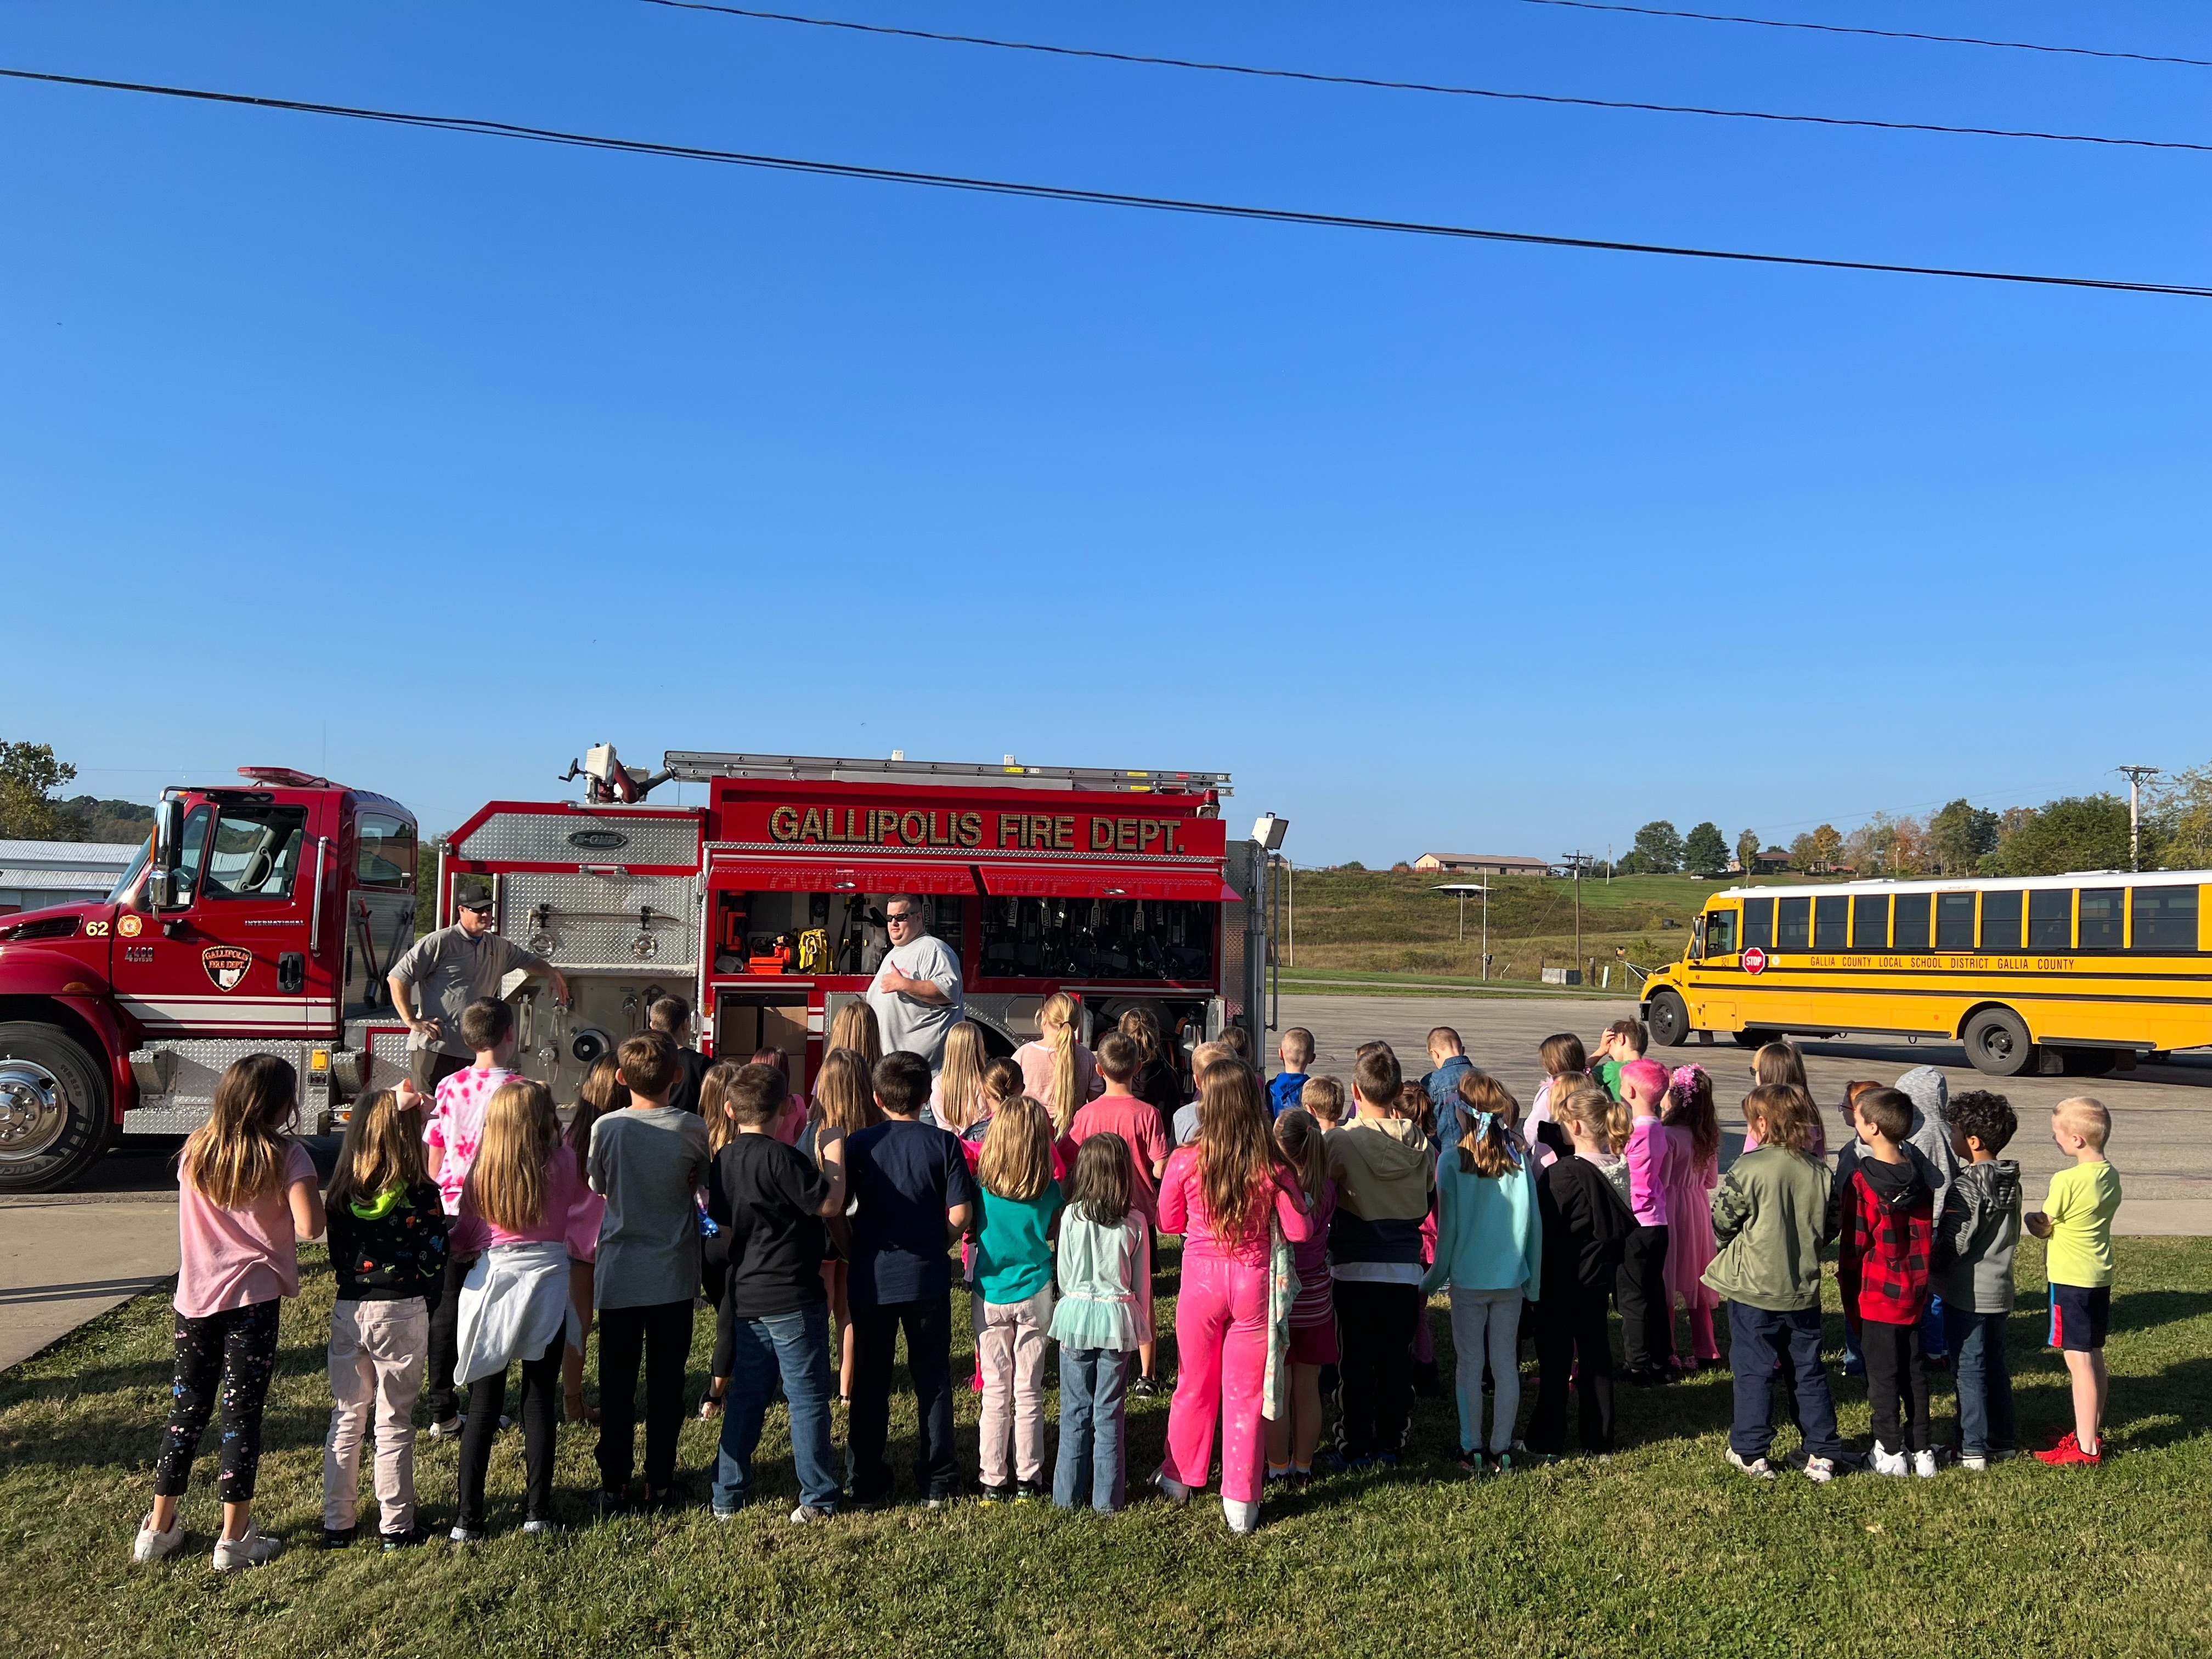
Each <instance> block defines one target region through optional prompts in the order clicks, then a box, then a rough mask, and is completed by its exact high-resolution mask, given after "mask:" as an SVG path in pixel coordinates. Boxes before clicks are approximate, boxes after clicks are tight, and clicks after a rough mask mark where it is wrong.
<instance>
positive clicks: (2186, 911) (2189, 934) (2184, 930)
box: [2128, 887, 2197, 953]
mask: <svg viewBox="0 0 2212 1659" xmlns="http://www.w3.org/2000/svg"><path fill="white" fill-rule="evenodd" d="M2134 908H2135V923H2136V925H2135V932H2134V934H2133V939H2132V942H2131V943H2130V945H2129V947H2128V948H2129V949H2130V950H2133V951H2163V952H2166V953H2172V952H2176V951H2191V952H2192V953H2193V952H2194V951H2196V949H2197V890H2196V889H2195V888H2194V887H2138V888H2136V890H2135V906H2134Z"/></svg>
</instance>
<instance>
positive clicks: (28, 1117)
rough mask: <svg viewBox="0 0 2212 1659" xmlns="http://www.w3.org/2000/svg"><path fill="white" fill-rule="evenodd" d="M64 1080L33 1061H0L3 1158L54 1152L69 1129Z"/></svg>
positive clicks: (0, 1113)
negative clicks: (63, 1134) (55, 1145)
mask: <svg viewBox="0 0 2212 1659" xmlns="http://www.w3.org/2000/svg"><path fill="white" fill-rule="evenodd" d="M69 1118H70V1108H69V1094H68V1091H66V1090H64V1088H63V1087H62V1083H61V1079H59V1078H58V1077H56V1076H55V1075H54V1074H53V1073H52V1072H50V1071H48V1070H47V1069H46V1067H45V1066H41V1065H40V1064H39V1063H38V1062H37V1061H36V1060H0V1159H15V1158H36V1157H38V1156H39V1155H40V1153H41V1152H48V1151H51V1150H52V1147H53V1144H54V1143H55V1142H56V1141H58V1140H59V1139H61V1138H62V1131H63V1130H64V1129H66V1128H67V1127H69Z"/></svg>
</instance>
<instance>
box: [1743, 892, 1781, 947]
mask: <svg viewBox="0 0 2212 1659" xmlns="http://www.w3.org/2000/svg"><path fill="white" fill-rule="evenodd" d="M1743 948H1744V949H1745V950H1747V951H1750V950H1759V951H1771V950H1772V949H1773V948H1774V901H1773V900H1772V899H1771V898H1763V899H1762V898H1754V899H1746V900H1745V901H1744V902H1743Z"/></svg>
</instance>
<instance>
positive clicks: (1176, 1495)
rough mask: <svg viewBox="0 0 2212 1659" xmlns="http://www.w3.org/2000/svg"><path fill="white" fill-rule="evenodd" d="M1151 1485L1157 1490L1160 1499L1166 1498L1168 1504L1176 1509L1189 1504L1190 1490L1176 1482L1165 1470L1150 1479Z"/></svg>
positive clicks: (1178, 1481) (1180, 1482)
mask: <svg viewBox="0 0 2212 1659" xmlns="http://www.w3.org/2000/svg"><path fill="white" fill-rule="evenodd" d="M1152 1485H1153V1486H1157V1487H1158V1488H1159V1493H1160V1496H1161V1497H1163V1498H1166V1499H1167V1500H1168V1502H1169V1503H1170V1504H1174V1505H1175V1506H1176V1508H1177V1509H1181V1508H1182V1506H1183V1505H1184V1504H1188V1503H1189V1502H1190V1488H1189V1487H1188V1486H1184V1485H1183V1483H1182V1481H1180V1480H1176V1478H1175V1476H1173V1475H1171V1474H1169V1473H1168V1472H1167V1471H1166V1470H1165V1469H1162V1470H1161V1471H1160V1472H1159V1473H1158V1474H1156V1475H1154V1476H1153V1477H1152Z"/></svg>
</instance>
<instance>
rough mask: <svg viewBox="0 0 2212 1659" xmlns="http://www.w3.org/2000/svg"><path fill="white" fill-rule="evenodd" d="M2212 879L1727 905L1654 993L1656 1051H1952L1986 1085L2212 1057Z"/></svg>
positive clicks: (1852, 889)
mask: <svg viewBox="0 0 2212 1659" xmlns="http://www.w3.org/2000/svg"><path fill="white" fill-rule="evenodd" d="M2208 885H2212V871H2208V870H2177V871H2161V872H2158V873H2155V874H2149V873H2144V874H2130V873H2129V872H2125V871H2113V870H2103V871H2096V872H2086V873H2082V874H2077V875H2068V876H2033V877H2027V878H2013V879H1985V880H1972V881H1967V880H1954V881H1845V882H1832V883H1823V884H1808V885H1805V886H1788V887H1783V886H1776V887H1734V888H1730V889H1729V890H1727V891H1725V892H1719V893H1715V894H1714V895H1713V896H1711V897H1710V898H1708V899H1707V900H1706V901H1705V909H1704V911H1703V912H1702V913H1701V914H1700V915H1699V917H1698V920H1697V924H1696V926H1695V927H1693V928H1692V931H1691V934H1690V940H1689V945H1688V948H1687V950H1686V951H1685V953H1684V955H1683V957H1682V959H1681V961H1680V962H1676V963H1668V965H1667V966H1666V967H1664V968H1662V969H1658V970H1657V971H1656V972H1654V973H1653V974H1652V975H1651V977H1650V979H1649V980H1648V981H1646V982H1645V984H1644V1019H1645V1020H1646V1022H1647V1023H1648V1024H1649V1025H1650V1030H1651V1035H1652V1037H1653V1038H1654V1039H1655V1040H1656V1041H1657V1042H1661V1043H1663V1044H1666V1045H1668V1047H1674V1046H1676V1045H1679V1044H1680V1043H1684V1042H1689V1041H1691V1040H1692V1035H1693V1034H1694V1033H1697V1032H1701V1031H1714V1032H1727V1033H1729V1035H1731V1036H1734V1037H1735V1040H1736V1041H1737V1042H1741V1043H1745V1044H1747V1045H1755V1044H1758V1043H1760V1042H1767V1041H1770V1040H1771V1039H1772V1038H1774V1037H1777V1036H1784V1035H1786V1034H1789V1033H1793V1032H1794V1033H1799V1034H1802V1035H1815V1034H1817V1035H1820V1036H1832V1035H1841V1034H1843V1033H1845V1032H1855V1033H1862V1034H1866V1035H1883V1036H1888V1035H1896V1036H1913V1037H1937V1038H1942V1039H1947V1040H1948V1039H1956V1040H1959V1041H1961V1042H1964V1043H1965V1044H1966V1054H1967V1057H1968V1058H1969V1059H1971V1060H1972V1061H1973V1063H1974V1064H1975V1065H1976V1066H1978V1067H1980V1068H1981V1069H1982V1070H1983V1071H1984V1072H1989V1073H1994V1074H1995V1075H1996V1076H1998V1077H2016V1076H2018V1075H2019V1074H2020V1073H2023V1072H2030V1071H2033V1072H2040V1073H2060V1072H2074V1073H2083V1074H2088V1075H2096V1074H2100V1073H2105V1072H2109V1071H2111V1070H2112V1068H2113V1067H2114V1066H2116V1065H2117V1066H2122V1067H2132V1066H2134V1064H2135V1060H2136V1056H2137V1055H2139V1054H2148V1053H2152V1052H2155V1051H2162V1050H2166V1049H2171V1048H2201V1047H2203V1046H2205V1045H2207V1044H2212V905H2208V904H2207V903H2206V902H2204V894H2205V891H2206V889H2207V887H2208Z"/></svg>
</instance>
